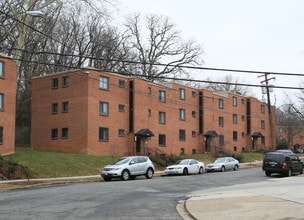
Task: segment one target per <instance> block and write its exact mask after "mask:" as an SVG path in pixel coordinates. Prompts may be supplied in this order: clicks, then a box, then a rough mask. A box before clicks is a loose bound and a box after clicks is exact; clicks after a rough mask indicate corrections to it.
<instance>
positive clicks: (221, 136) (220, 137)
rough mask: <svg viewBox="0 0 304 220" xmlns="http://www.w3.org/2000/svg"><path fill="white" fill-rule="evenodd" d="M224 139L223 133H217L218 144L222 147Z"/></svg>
mask: <svg viewBox="0 0 304 220" xmlns="http://www.w3.org/2000/svg"><path fill="white" fill-rule="evenodd" d="M224 140H225V139H224V135H222V134H220V135H219V145H220V146H221V147H222V146H224V144H225V141H224Z"/></svg>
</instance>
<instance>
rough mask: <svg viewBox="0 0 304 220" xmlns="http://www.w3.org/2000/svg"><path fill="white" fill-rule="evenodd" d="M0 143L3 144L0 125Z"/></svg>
mask: <svg viewBox="0 0 304 220" xmlns="http://www.w3.org/2000/svg"><path fill="white" fill-rule="evenodd" d="M0 144H3V127H0Z"/></svg>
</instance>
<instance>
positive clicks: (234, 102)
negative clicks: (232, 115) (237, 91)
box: [232, 96, 237, 106]
mask: <svg viewBox="0 0 304 220" xmlns="http://www.w3.org/2000/svg"><path fill="white" fill-rule="evenodd" d="M232 105H233V106H237V97H235V96H233V97H232Z"/></svg>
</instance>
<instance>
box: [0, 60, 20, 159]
mask: <svg viewBox="0 0 304 220" xmlns="http://www.w3.org/2000/svg"><path fill="white" fill-rule="evenodd" d="M15 118H16V62H15V61H14V60H12V59H11V58H10V57H7V56H5V55H3V54H0V155H9V154H13V153H14V151H15Z"/></svg>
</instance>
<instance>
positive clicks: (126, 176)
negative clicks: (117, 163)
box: [121, 170, 130, 181]
mask: <svg viewBox="0 0 304 220" xmlns="http://www.w3.org/2000/svg"><path fill="white" fill-rule="evenodd" d="M121 179H122V180H124V181H126V180H129V179H130V173H129V171H128V170H123V171H122V173H121Z"/></svg>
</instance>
